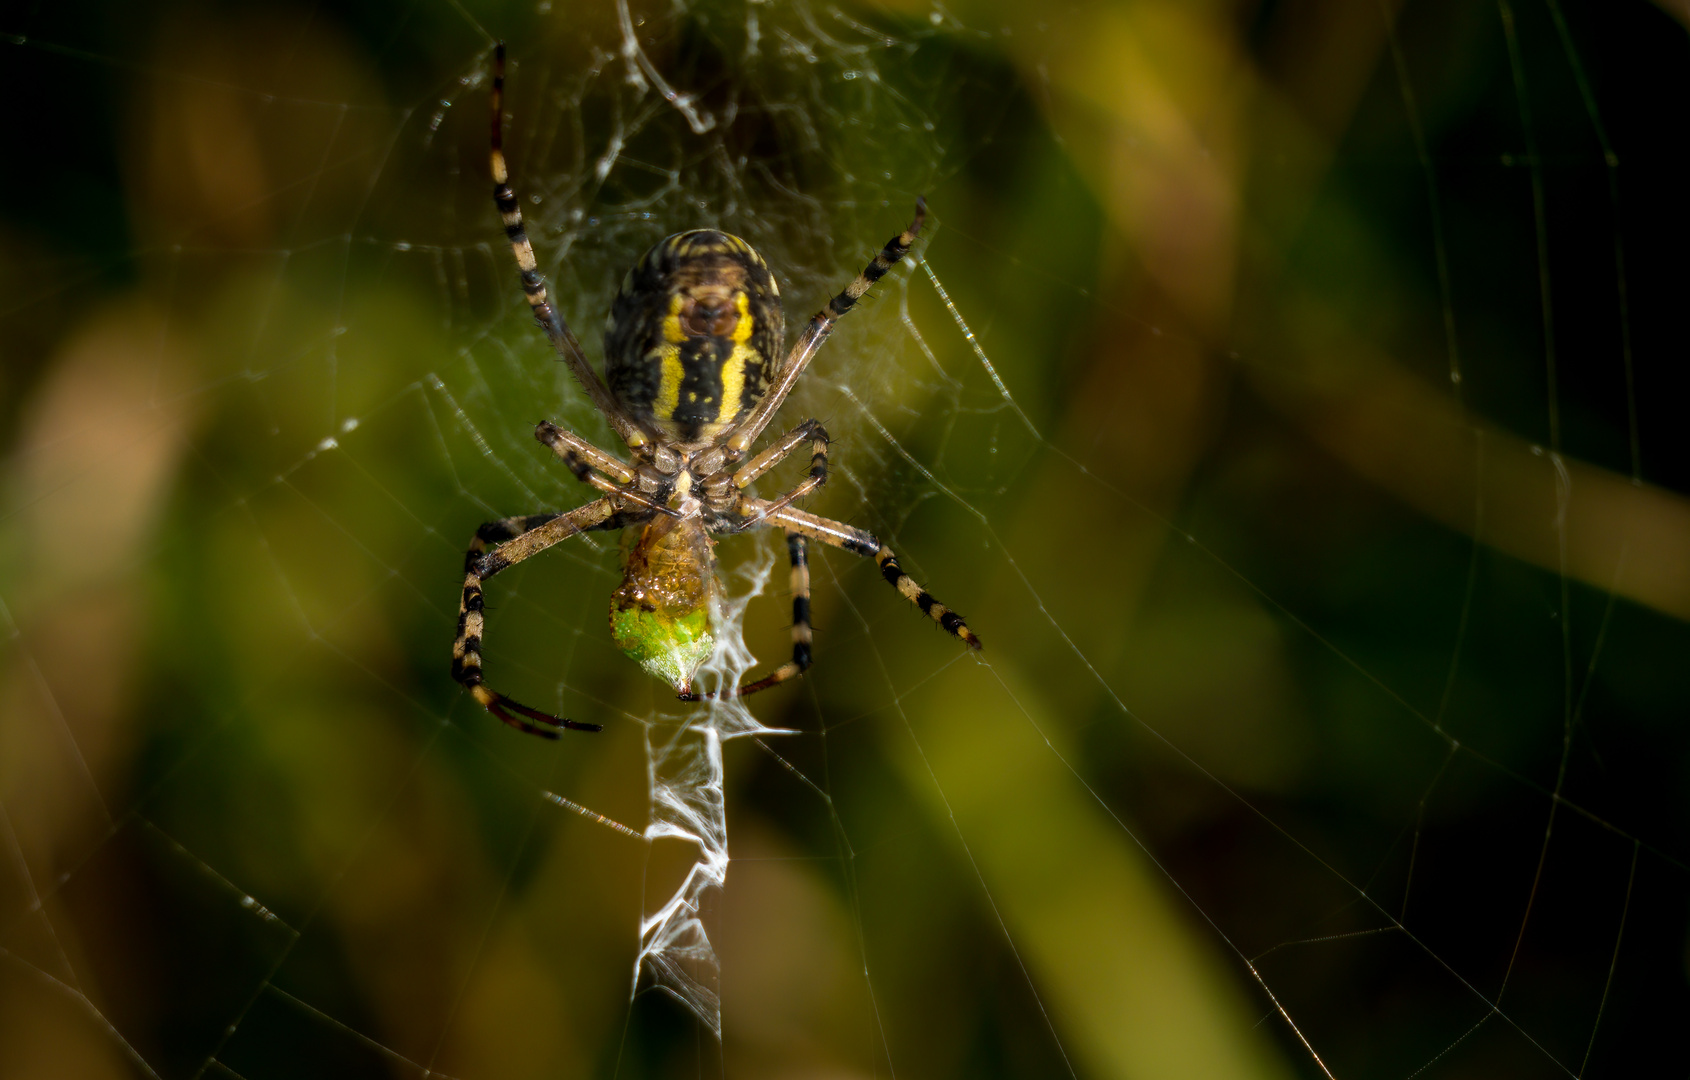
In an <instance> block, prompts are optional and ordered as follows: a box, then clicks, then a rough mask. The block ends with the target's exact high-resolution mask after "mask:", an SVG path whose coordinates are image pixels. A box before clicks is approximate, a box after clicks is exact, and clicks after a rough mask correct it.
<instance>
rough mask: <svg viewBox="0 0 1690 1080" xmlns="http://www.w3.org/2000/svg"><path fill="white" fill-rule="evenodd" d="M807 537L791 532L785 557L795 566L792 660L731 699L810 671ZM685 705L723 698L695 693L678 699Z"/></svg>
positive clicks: (743, 686) (737, 691) (743, 685)
mask: <svg viewBox="0 0 1690 1080" xmlns="http://www.w3.org/2000/svg"><path fill="white" fill-rule="evenodd" d="M808 550H809V548H808V545H807V544H806V542H805V540H804V537H802V536H801V535H799V534H798V533H795V532H791V531H788V532H787V534H786V554H787V558H788V559H790V560H791V562H792V659H791V660H789V661H787V662H786V663H784V664H782V665H781V666H780V667H778V668H776V669H775V670H773V671H771V672H769V673H768V674H767V675H765V676H763V677H762V678H761V679H758V680H757V681H756V682H749V683H741V684H740V685H739V686H738V687H737V688H735V690H734V691H733V693H732V694H731V695H729V696H732V697H744V696H745V695H747V694H755V693H756V692H757V691H759V690H767V689H768V688H769V687H771V686H779V685H780V684H781V683H783V682H786V681H787V680H788V679H796V678H797V677H798V676H800V675H802V674H804V672H806V671H808V670H809V668H810V663H811V661H810V640H811V630H810V559H809V554H808ZM678 696H679V697H680V699H681V700H682V701H701V700H703V699H705V698H719V697H722V696H723V695H721V694H701V693H699V692H698V691H696V690H694V691H691V692H689V693H685V694H680V695H678Z"/></svg>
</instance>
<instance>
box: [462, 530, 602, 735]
mask: <svg viewBox="0 0 1690 1080" xmlns="http://www.w3.org/2000/svg"><path fill="white" fill-rule="evenodd" d="M613 512H614V508H613V506H612V504H611V500H609V499H599V500H597V501H596V502H591V503H588V504H587V505H586V506H583V507H581V508H580V509H578V510H571V511H570V512H569V513H567V514H529V515H526V516H522V517H511V518H505V519H504V520H503V521H490V522H488V523H487V524H485V525H483V526H481V528H479V529H477V530H476V531H475V539H474V540H473V541H471V542H470V546H469V550H468V551H467V552H465V553H464V591H463V594H462V596H461V597H460V598H459V600H458V636H457V638H456V640H454V641H453V642H452V678H454V679H456V680H457V681H458V682H460V683H462V684H463V686H464V688H465V689H466V690H468V691H469V692H470V695H471V696H472V697H474V698H475V700H476V702H477V704H479V705H480V706H481V707H482V708H484V709H486V710H487V711H488V712H490V713H492V714H493V715H494V716H497V717H498V718H499V719H500V720H503V721H504V722H505V723H507V724H509V725H510V726H511V727H514V728H516V729H518V730H519V731H525V732H527V733H528V734H530V735H538V736H540V737H541V738H544V739H555V738H557V732H555V731H551V730H548V729H549V728H568V729H569V730H571V731H598V730H600V728H601V725H599V724H584V723H581V722H580V721H576V720H564V719H561V718H560V717H556V716H553V715H551V714H550V713H544V712H541V711H540V710H538V709H534V708H530V707H529V706H527V705H524V704H522V703H521V702H519V701H516V700H514V699H512V698H509V697H506V696H505V695H504V694H501V693H499V692H498V691H497V690H494V689H493V688H492V687H490V686H488V685H487V684H486V682H485V681H484V680H483V679H482V675H481V638H482V632H483V629H484V626H485V617H484V610H485V607H486V599H485V597H484V595H483V593H482V590H481V583H482V582H484V581H486V580H487V579H488V578H490V577H492V576H493V575H494V574H496V573H498V572H499V571H500V570H503V569H504V568H505V567H507V566H510V565H512V564H514V563H519V562H521V561H522V560H523V559H526V558H528V557H529V556H530V555H535V554H538V553H539V552H541V551H544V550H545V549H546V548H549V547H551V546H552V545H553V544H555V543H557V542H558V541H560V540H566V539H568V538H569V537H571V536H574V535H575V534H576V533H578V532H585V531H586V530H588V529H592V528H595V527H598V526H600V525H601V524H602V523H603V522H605V521H607V520H609V519H611V517H612V514H613ZM492 544H496V545H498V546H497V547H496V548H495V549H494V550H493V551H491V552H489V551H488V550H487V548H488V546H489V545H492ZM539 724H544V725H547V726H546V727H539V726H537V725H539Z"/></svg>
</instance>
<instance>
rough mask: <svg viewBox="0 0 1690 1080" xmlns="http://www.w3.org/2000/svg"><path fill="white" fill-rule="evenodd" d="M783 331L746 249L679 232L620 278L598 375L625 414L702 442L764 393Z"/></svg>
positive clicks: (701, 233) (764, 270)
mask: <svg viewBox="0 0 1690 1080" xmlns="http://www.w3.org/2000/svg"><path fill="white" fill-rule="evenodd" d="M784 336H785V322H784V319H783V316H782V312H781V306H780V294H779V292H778V290H777V289H776V287H775V283H774V277H773V275H772V274H770V272H769V268H768V266H767V265H766V264H765V263H764V262H763V258H762V256H760V255H758V254H757V252H756V251H755V250H753V249H752V247H751V245H749V244H747V243H746V242H745V241H743V240H741V239H739V238H738V237H735V236H729V235H728V234H727V233H720V232H715V231H712V230H707V229H705V230H695V231H693V232H686V233H678V234H676V235H674V236H671V237H669V238H668V239H666V240H664V241H662V242H661V243H659V244H657V245H656V246H654V247H653V248H652V249H651V250H650V251H648V252H646V253H645V255H644V256H642V257H641V258H640V261H639V262H638V263H637V264H635V266H634V268H633V269H632V270H630V271H629V272H628V276H627V277H626V278H624V279H623V281H622V288H621V289H620V291H619V292H618V293H617V295H616V300H615V302H614V304H613V305H612V307H611V313H610V318H609V320H608V321H607V326H606V331H605V376H606V379H607V381H608V382H609V384H610V390H611V393H613V394H614V395H615V396H616V399H617V401H618V402H619V403H621V404H622V405H623V407H625V408H627V409H628V410H629V412H631V413H633V414H634V415H636V416H638V417H639V418H640V419H642V420H646V421H650V422H652V423H654V424H655V425H656V426H657V427H658V428H659V429H661V430H662V432H663V433H664V434H665V435H666V436H668V437H669V438H672V439H675V440H678V441H680V442H683V443H707V442H709V441H711V440H713V439H716V438H717V437H719V436H721V435H723V434H724V433H726V432H727V431H728V430H730V429H731V428H732V427H733V425H734V424H735V423H736V422H737V421H738V420H739V419H740V418H741V417H742V416H744V415H745V413H746V412H747V411H748V410H749V409H751V408H752V407H753V406H754V405H756V404H757V402H758V400H759V399H761V398H762V396H763V394H764V391H765V389H766V387H767V385H768V382H769V377H770V374H771V372H772V371H773V361H772V359H771V358H772V357H773V356H774V355H775V354H776V352H777V351H778V350H779V349H780V347H781V343H782V340H783V338H784Z"/></svg>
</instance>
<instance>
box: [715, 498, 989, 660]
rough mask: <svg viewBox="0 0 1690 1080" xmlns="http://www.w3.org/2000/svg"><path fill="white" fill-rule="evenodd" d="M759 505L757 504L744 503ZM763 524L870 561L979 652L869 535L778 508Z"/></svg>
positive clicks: (958, 622)
mask: <svg viewBox="0 0 1690 1080" xmlns="http://www.w3.org/2000/svg"><path fill="white" fill-rule="evenodd" d="M747 501H748V502H753V503H761V500H747ZM767 505H768V504H766V503H764V504H761V505H759V506H758V512H763V507H764V506H767ZM767 520H768V522H769V524H771V525H779V526H781V527H782V528H784V529H786V531H787V533H788V534H789V535H790V534H793V533H796V534H798V535H800V536H807V537H809V538H810V539H812V540H819V541H821V542H822V543H824V544H828V545H830V546H832V547H836V548H842V549H844V550H845V551H849V552H850V553H851V554H853V555H862V556H865V557H868V558H871V559H873V560H874V562H875V565H876V566H879V567H880V576H881V577H883V578H885V579H886V583H887V584H888V585H890V586H892V587H893V588H894V589H897V590H898V593H899V595H901V596H902V597H903V598H904V599H905V600H908V601H909V602H910V603H912V604H914V605H915V606H916V607H918V608H920V609H921V612H922V614H924V615H926V616H927V617H928V618H930V619H932V620H933V621H934V622H936V623H938V624H939V625H940V626H941V627H942V628H944V630H945V631H946V633H949V634H950V635H951V636H953V637H956V638H958V639H960V640H961V641H962V642H963V643H964V644H966V645H967V646H968V647H969V648H970V649H979V648H980V639H979V638H978V637H976V636H975V634H974V631H972V630H970V629H969V628H968V624H967V623H966V622H964V621H963V618H962V616H961V615H958V614H957V613H956V612H954V611H952V610H951V609H950V608H948V607H946V606H945V605H944V604H941V603H939V601H938V600H935V599H934V598H933V594H932V593H930V592H928V591H927V590H926V589H924V588H922V587H921V584H920V583H919V582H917V581H916V580H915V579H914V578H912V577H910V576H909V575H908V574H906V573H904V568H903V567H902V566H899V565H898V556H896V555H894V554H893V553H892V549H891V548H889V547H887V546H886V545H885V544H883V543H881V542H880V541H879V540H878V539H876V538H875V536H874V534H873V533H870V532H867V531H865V530H863V529H855V528H852V527H851V526H849V525H844V524H841V523H840V522H837V521H832V520H830V519H828V518H824V517H820V516H818V515H816V514H811V513H807V512H805V511H803V510H799V509H797V508H795V507H790V506H787V507H782V508H780V509H771V510H768V511H767Z"/></svg>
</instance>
